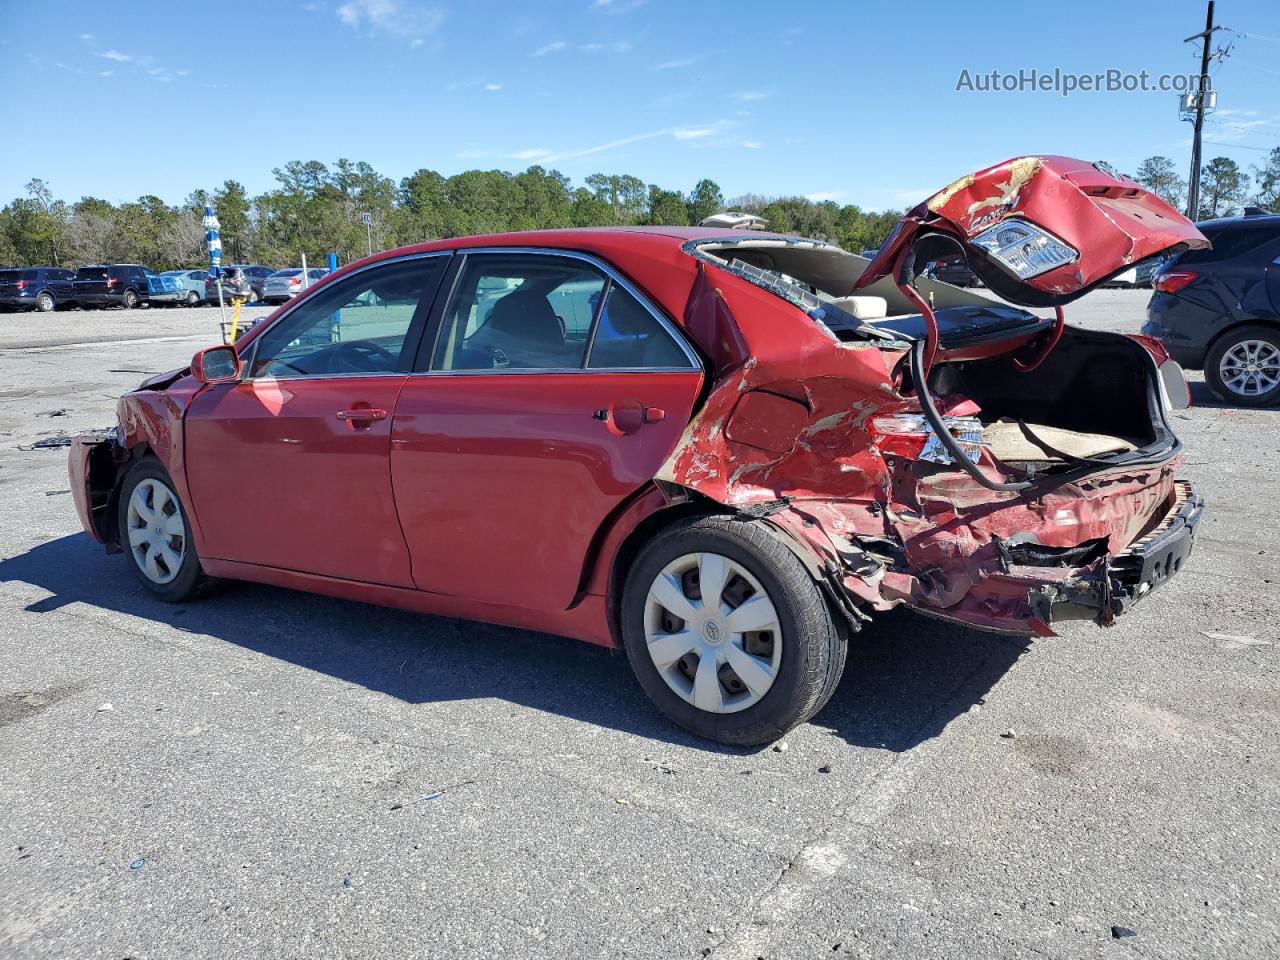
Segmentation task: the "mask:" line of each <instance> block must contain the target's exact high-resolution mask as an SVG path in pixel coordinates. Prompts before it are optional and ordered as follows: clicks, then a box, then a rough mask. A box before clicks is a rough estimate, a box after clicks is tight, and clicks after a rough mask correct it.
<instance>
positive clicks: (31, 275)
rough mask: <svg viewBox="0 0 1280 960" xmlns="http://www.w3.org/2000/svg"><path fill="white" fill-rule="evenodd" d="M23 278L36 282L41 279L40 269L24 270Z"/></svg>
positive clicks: (29, 281)
mask: <svg viewBox="0 0 1280 960" xmlns="http://www.w3.org/2000/svg"><path fill="white" fill-rule="evenodd" d="M22 279H23V280H26V281H27V282H28V283H35V282H36V281H38V280H39V279H40V271H39V270H23V271H22Z"/></svg>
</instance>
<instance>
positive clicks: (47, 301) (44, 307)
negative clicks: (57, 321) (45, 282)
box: [36, 290, 57, 313]
mask: <svg viewBox="0 0 1280 960" xmlns="http://www.w3.org/2000/svg"><path fill="white" fill-rule="evenodd" d="M56 306H57V303H56V302H54V299H53V294H51V293H49V292H48V291H47V290H42V291H40V295H39V296H38V297H36V309H37V310H39V311H40V312H41V313H53V309H54V307H56Z"/></svg>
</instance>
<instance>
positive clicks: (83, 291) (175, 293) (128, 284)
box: [71, 263, 182, 310]
mask: <svg viewBox="0 0 1280 960" xmlns="http://www.w3.org/2000/svg"><path fill="white" fill-rule="evenodd" d="M71 286H72V297H73V298H74V299H75V302H76V303H78V304H79V305H80V306H82V307H112V306H114V307H124V308H125V309H127V310H131V309H133V308H134V307H139V306H143V305H149V304H169V305H173V304H176V303H177V302H178V301H179V300H180V299H181V297H182V290H181V288H179V286H178V282H177V281H176V280H175V279H174V278H173V277H163V276H161V275H160V274H158V273H154V272H152V271H151V270H148V269H147V268H146V267H144V266H141V265H139V264H136V263H112V264H95V265H91V266H87V267H81V268H80V269H79V270H77V271H76V275H75V279H74V280H73V281H72V284H71Z"/></svg>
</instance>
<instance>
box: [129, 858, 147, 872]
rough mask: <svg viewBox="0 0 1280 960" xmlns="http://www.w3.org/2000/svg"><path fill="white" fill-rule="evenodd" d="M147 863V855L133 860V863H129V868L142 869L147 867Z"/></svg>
mask: <svg viewBox="0 0 1280 960" xmlns="http://www.w3.org/2000/svg"><path fill="white" fill-rule="evenodd" d="M146 865H147V858H146V857H139V858H138V859H137V860H135V861H133V863H131V864H129V869H130V870H141V869H142V868H143V867H145V866H146Z"/></svg>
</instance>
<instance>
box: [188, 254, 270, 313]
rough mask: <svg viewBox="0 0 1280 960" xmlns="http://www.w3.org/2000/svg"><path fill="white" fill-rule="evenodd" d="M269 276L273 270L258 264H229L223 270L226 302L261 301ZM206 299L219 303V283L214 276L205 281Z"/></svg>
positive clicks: (223, 290)
mask: <svg viewBox="0 0 1280 960" xmlns="http://www.w3.org/2000/svg"><path fill="white" fill-rule="evenodd" d="M269 276H271V269H270V268H269V267H264V266H260V265H259V264H256V263H247V264H246V263H232V264H229V265H227V266H225V267H223V268H222V297H223V299H224V300H228V299H237V300H240V299H243V300H261V299H262V288H263V287H264V286H266V283H267V277H269ZM204 297H205V299H206V300H208V301H209V302H210V303H217V302H218V283H217V281H216V280H214V278H213V277H212V276H210V277H209V278H208V279H207V280H205V284H204Z"/></svg>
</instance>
